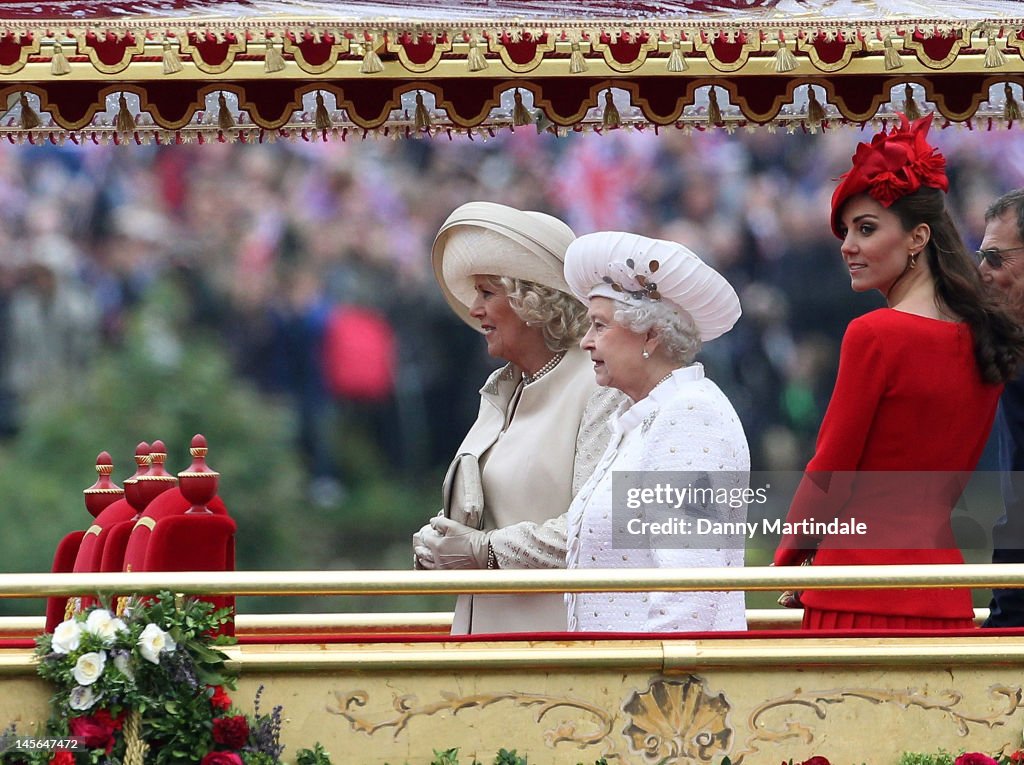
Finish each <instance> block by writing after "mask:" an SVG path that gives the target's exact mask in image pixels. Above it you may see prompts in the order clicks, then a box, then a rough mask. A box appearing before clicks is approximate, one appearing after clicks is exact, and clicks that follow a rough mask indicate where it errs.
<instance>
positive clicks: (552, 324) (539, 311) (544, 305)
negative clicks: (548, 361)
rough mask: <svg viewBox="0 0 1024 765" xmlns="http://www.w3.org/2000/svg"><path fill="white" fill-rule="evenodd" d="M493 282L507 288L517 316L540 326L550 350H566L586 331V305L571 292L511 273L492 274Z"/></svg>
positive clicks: (509, 300)
mask: <svg viewBox="0 0 1024 765" xmlns="http://www.w3.org/2000/svg"><path fill="white" fill-rule="evenodd" d="M488 278H489V279H490V281H491V283H492V284H494V285H495V286H498V287H501V288H502V289H503V290H505V295H506V296H508V302H509V305H510V306H512V310H513V311H515V312H516V316H518V317H519V318H520V319H522V320H523V321H525V322H526V323H528V324H530V325H531V326H540V328H541V331H542V332H543V334H544V344H545V345H546V346H547V347H548V350H550V351H555V352H556V353H557V352H560V351H567V350H569V349H570V348H572V347H573V346H574V345H579V342H580V340H582V339H583V336H584V335H585V334H586V333H587V309H586V306H584V305H583V303H581V302H580V301H578V300H577V299H576V298H574V297H573V296H572V295H570V294H568V293H566V292H562V291H561V290H556V289H554V288H553V287H546V286H544V285H543V284H537V283H536V282H531V281H527V280H525V279H515V278H513V277H511V276H489V277H488Z"/></svg>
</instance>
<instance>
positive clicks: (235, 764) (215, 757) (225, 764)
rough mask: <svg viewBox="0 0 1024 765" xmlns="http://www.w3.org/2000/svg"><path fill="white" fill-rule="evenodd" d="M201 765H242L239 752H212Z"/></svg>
mask: <svg viewBox="0 0 1024 765" xmlns="http://www.w3.org/2000/svg"><path fill="white" fill-rule="evenodd" d="M199 765H242V756H241V755H240V754H239V753H238V752H210V753H209V754H208V755H206V756H205V757H204V758H203V761H202V762H200V763H199Z"/></svg>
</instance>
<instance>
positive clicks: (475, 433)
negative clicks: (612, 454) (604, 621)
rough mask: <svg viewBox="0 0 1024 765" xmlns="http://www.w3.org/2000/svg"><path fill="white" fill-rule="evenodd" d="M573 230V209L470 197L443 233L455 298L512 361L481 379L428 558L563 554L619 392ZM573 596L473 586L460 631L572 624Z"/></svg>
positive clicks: (437, 562) (442, 261) (542, 560)
mask: <svg viewBox="0 0 1024 765" xmlns="http://www.w3.org/2000/svg"><path fill="white" fill-rule="evenodd" d="M573 239H574V234H573V232H572V230H571V229H570V228H569V227H568V226H566V225H565V224H564V223H562V221H560V220H558V219H557V218H553V217H551V216H549V215H545V214H543V213H538V212H524V211H520V210H516V209H514V208H511V207H506V206H504V205H499V204H493V203H490V202H470V203H468V204H465V205H463V206H461V207H459V208H458V209H457V210H455V211H454V212H453V213H452V214H451V215H450V216H449V218H448V220H447V221H445V223H444V225H443V226H442V227H441V230H440V232H439V233H438V235H437V239H436V240H435V242H434V249H433V265H434V274H435V276H436V277H437V280H438V284H439V285H440V286H441V290H442V292H443V293H444V295H445V298H446V299H447V300H448V303H449V305H451V307H452V309H453V310H454V311H455V312H456V313H457V314H458V315H459V316H460V317H461V318H462V319H463V320H464V321H466V322H467V323H468V324H469V325H470V326H472V327H473V328H474V329H477V330H479V331H480V332H482V333H483V335H484V337H485V338H486V341H487V352H488V353H489V354H490V355H491V356H494V357H495V358H501V359H504V360H505V361H507V362H508V363H507V364H506V365H505V366H504V367H502V368H501V369H498V370H496V371H495V372H494V373H493V374H491V376H490V377H489V378H488V380H487V382H486V383H485V384H484V386H483V388H481V390H480V412H479V415H478V416H477V420H476V422H475V423H474V424H473V426H472V428H470V430H469V433H467V434H466V438H465V440H464V441H463V442H462V445H461V446H460V447H459V450H458V453H457V454H456V456H455V458H454V460H453V461H452V463H451V466H450V467H449V469H448V474H447V475H446V477H445V480H444V485H443V488H442V512H441V514H440V515H439V516H437V517H435V518H433V519H431V521H430V522H429V523H428V524H426V525H425V526H424V527H423V528H422V529H420V530H419V531H418V532H417V533H416V534H415V535H414V537H413V552H414V565H415V566H416V568H422V569H459V568H479V569H484V568H492V569H493V568H563V567H564V566H565V553H566V536H565V511H566V509H567V508H568V507H569V503H570V502H571V501H572V498H573V496H574V495H575V493H576V491H577V490H578V488H579V486H580V485H582V483H583V482H584V481H585V480H586V479H587V478H588V477H589V476H590V473H591V472H592V471H593V469H594V465H595V464H596V463H597V459H598V458H599V457H600V456H601V454H602V453H603V452H604V447H605V444H607V442H608V436H609V431H608V428H607V420H608V416H609V414H610V413H611V411H613V410H614V409H615V407H616V406H617V405H618V402H619V401H620V400H621V396H620V395H619V394H617V392H612V393H614V394H615V395H610V394H609V391H607V390H604V389H601V388H599V387H598V386H597V385H596V384H595V382H594V376H593V374H592V373H591V371H590V365H589V363H588V361H587V357H586V354H584V353H583V352H582V351H581V350H580V348H579V340H580V338H581V337H582V336H583V333H584V332H585V331H586V308H585V306H584V305H583V304H582V303H580V302H579V301H578V300H577V299H576V298H574V297H573V296H572V295H571V294H570V293H569V289H568V286H567V285H566V283H565V278H564V276H563V271H562V269H563V260H564V257H565V248H566V247H568V245H569V243H570V242H572V241H573ZM565 619H566V617H565V606H564V604H563V601H562V596H561V595H558V594H554V595H476V596H462V597H460V598H459V599H458V602H457V604H456V609H455V621H454V624H453V627H452V633H453V634H465V633H473V634H479V633H507V632H549V631H564V630H565V628H566V620H565Z"/></svg>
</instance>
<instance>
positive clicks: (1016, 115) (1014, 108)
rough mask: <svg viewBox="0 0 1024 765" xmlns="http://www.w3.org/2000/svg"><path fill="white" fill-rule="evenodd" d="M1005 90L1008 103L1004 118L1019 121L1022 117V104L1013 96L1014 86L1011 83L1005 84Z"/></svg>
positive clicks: (1004, 108)
mask: <svg viewBox="0 0 1024 765" xmlns="http://www.w3.org/2000/svg"><path fill="white" fill-rule="evenodd" d="M1003 92H1004V93H1005V94H1006V105H1005V106H1004V107H1003V118H1004V119H1005V120H1006V121H1007V122H1015V121H1019V120H1020V118H1021V113H1020V104H1018V103H1017V99H1016V98H1014V97H1013V87H1012V86H1011V85H1010V83H1008V82H1007V83H1005V84H1004V85H1003Z"/></svg>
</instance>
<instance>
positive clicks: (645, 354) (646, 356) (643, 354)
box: [640, 348, 651, 359]
mask: <svg viewBox="0 0 1024 765" xmlns="http://www.w3.org/2000/svg"><path fill="white" fill-rule="evenodd" d="M640 355H641V356H643V357H644V358H645V359H649V358H650V357H651V354H650V353H648V352H647V349H646V348H644V352H643V353H642V354H640Z"/></svg>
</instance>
